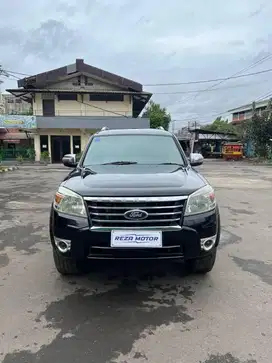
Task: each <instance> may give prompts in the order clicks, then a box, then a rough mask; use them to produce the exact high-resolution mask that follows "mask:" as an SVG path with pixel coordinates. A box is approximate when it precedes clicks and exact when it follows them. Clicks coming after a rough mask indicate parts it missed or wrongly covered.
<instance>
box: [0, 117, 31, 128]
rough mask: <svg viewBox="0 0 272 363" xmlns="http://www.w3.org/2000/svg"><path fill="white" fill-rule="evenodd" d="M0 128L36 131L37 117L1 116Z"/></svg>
mask: <svg viewBox="0 0 272 363" xmlns="http://www.w3.org/2000/svg"><path fill="white" fill-rule="evenodd" d="M0 127H4V128H6V129H10V128H12V129H15V128H16V129H36V128H37V121H36V116H22V115H0Z"/></svg>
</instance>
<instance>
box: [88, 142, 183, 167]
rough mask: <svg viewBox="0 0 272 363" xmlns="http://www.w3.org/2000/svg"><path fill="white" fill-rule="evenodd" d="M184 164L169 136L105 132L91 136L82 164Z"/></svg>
mask: <svg viewBox="0 0 272 363" xmlns="http://www.w3.org/2000/svg"><path fill="white" fill-rule="evenodd" d="M117 162H120V164H121V165H122V163H123V164H125V163H126V162H127V163H137V164H162V163H173V164H180V165H184V160H183V158H182V155H181V153H180V151H179V149H178V147H177V145H176V143H175V141H174V139H173V138H172V137H171V136H161V135H158V136H157V135H109V136H99V135H97V136H95V137H94V138H93V140H92V142H91V144H90V146H89V149H88V151H87V154H86V156H85V158H84V162H83V166H88V165H97V164H106V163H117Z"/></svg>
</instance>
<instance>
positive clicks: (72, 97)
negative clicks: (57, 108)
mask: <svg viewBox="0 0 272 363" xmlns="http://www.w3.org/2000/svg"><path fill="white" fill-rule="evenodd" d="M58 100H59V101H77V93H60V94H59V95H58Z"/></svg>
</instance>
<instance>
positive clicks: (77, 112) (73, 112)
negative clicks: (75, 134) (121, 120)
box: [33, 109, 132, 117]
mask: <svg viewBox="0 0 272 363" xmlns="http://www.w3.org/2000/svg"><path fill="white" fill-rule="evenodd" d="M33 115H34V116H44V115H43V110H42V109H36V110H33ZM47 116H49V115H48V114H47ZM50 116H51V117H53V116H128V117H131V116H132V112H131V111H124V110H113V111H104V110H98V109H97V110H88V111H87V110H86V111H83V110H55V113H52V115H50Z"/></svg>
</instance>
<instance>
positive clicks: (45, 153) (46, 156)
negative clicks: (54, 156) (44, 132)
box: [41, 151, 50, 162]
mask: <svg viewBox="0 0 272 363" xmlns="http://www.w3.org/2000/svg"><path fill="white" fill-rule="evenodd" d="M41 161H46V162H49V161H50V154H49V152H48V151H43V152H42V153H41Z"/></svg>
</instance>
